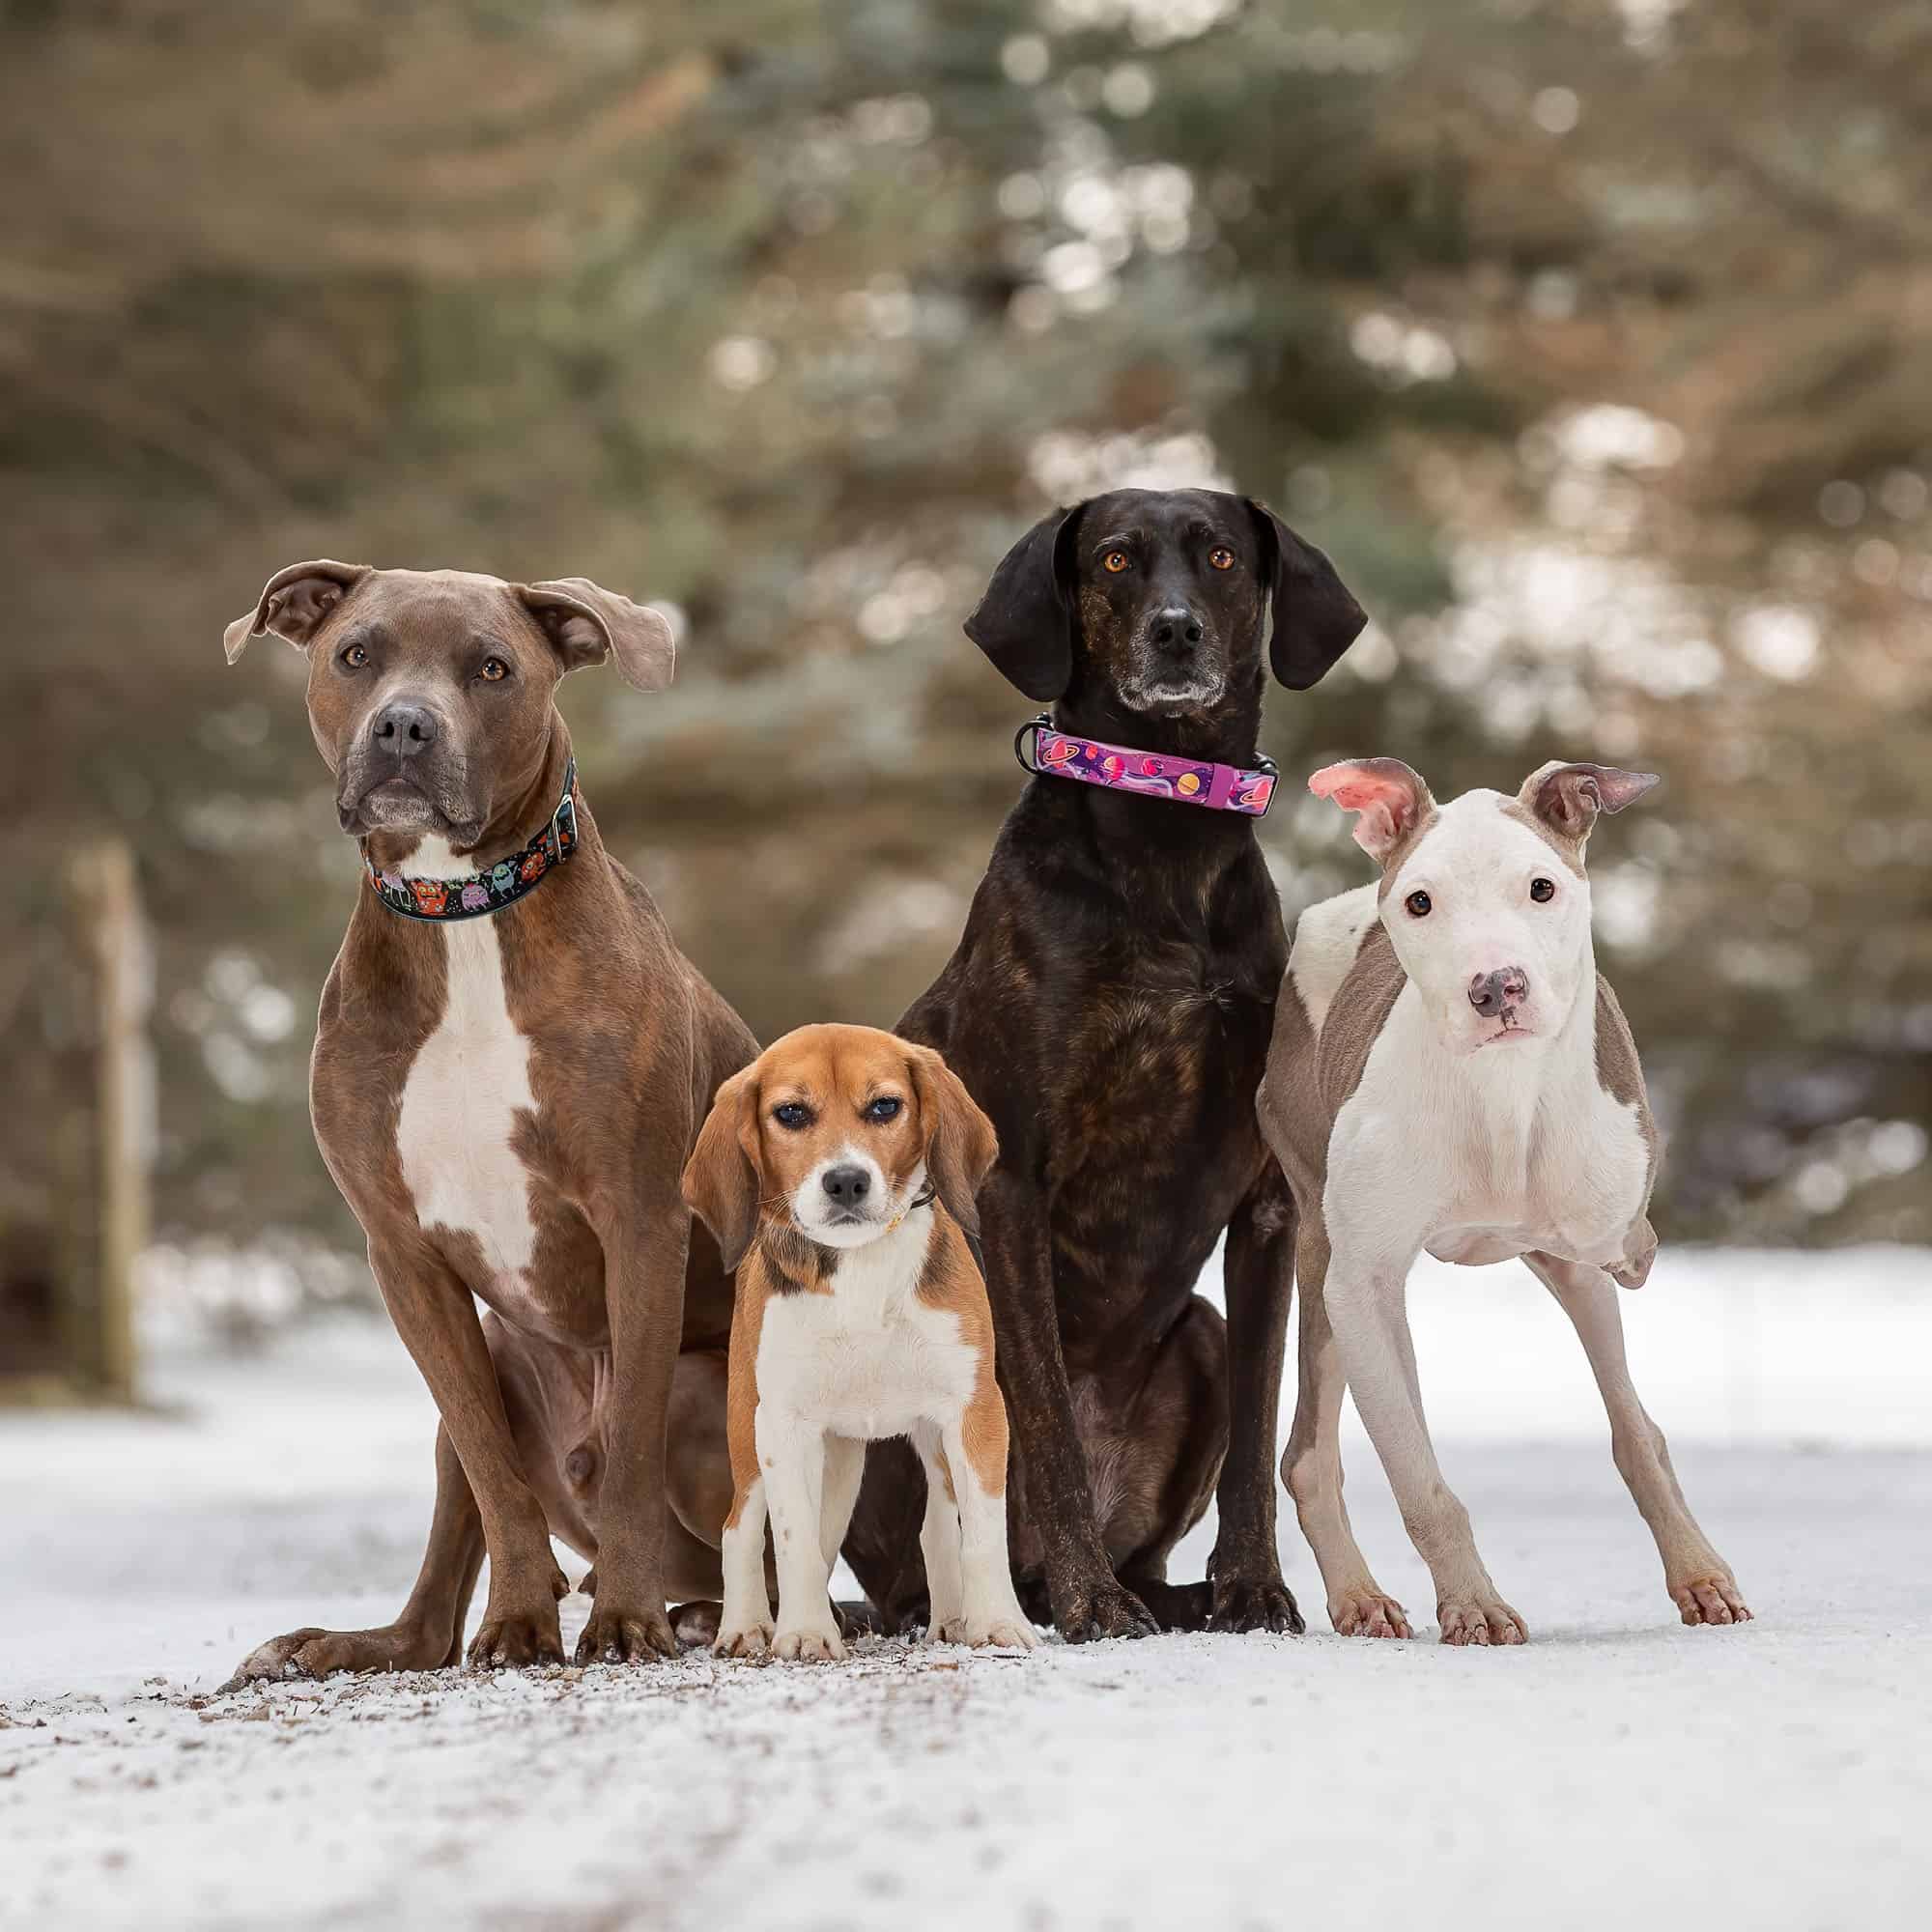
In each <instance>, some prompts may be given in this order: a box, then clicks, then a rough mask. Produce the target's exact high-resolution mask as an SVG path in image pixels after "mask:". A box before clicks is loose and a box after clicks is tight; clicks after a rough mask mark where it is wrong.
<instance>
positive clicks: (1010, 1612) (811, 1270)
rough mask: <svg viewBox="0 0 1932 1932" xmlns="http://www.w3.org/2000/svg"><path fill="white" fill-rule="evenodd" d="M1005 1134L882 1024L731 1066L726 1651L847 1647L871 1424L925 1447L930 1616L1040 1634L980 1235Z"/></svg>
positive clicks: (825, 1655) (717, 1138) (713, 1132)
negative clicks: (769, 1542)
mask: <svg viewBox="0 0 1932 1932" xmlns="http://www.w3.org/2000/svg"><path fill="white" fill-rule="evenodd" d="M997 1151H998V1148H997V1144H996V1142H995V1139H994V1135H993V1127H992V1123H991V1122H989V1121H988V1120H987V1119H986V1117H985V1115H984V1114H982V1113H981V1112H980V1109H979V1108H978V1107H976V1106H975V1105H974V1104H973V1101H972V1099H971V1098H970V1097H969V1096H968V1094H967V1092H966V1089H965V1088H964V1086H962V1085H961V1084H960V1081H959V1079H958V1076H957V1075H956V1074H954V1073H953V1072H952V1070H951V1069H950V1068H949V1067H948V1066H947V1065H946V1063H945V1061H944V1060H942V1059H941V1058H940V1056H939V1055H938V1054H937V1053H935V1052H934V1051H933V1050H932V1049H931V1048H930V1047H924V1046H914V1045H911V1044H910V1043H908V1042H907V1041H905V1040H902V1039H897V1038H895V1037H894V1036H893V1035H891V1034H888V1033H880V1032H878V1031H876V1030H875V1029H873V1028H871V1027H855V1026H810V1027H801V1028H800V1029H799V1030H798V1031H797V1032H796V1033H792V1034H787V1035H786V1036H785V1037H784V1038H783V1039H781V1040H780V1041H778V1042H777V1044H776V1045H773V1046H771V1047H768V1048H767V1049H766V1050H765V1052H764V1053H763V1054H762V1055H761V1056H760V1057H759V1058H758V1059H757V1060H756V1061H755V1062H754V1063H753V1065H750V1066H748V1067H746V1068H745V1069H744V1071H743V1072H741V1073H738V1074H736V1075H734V1076H733V1077H732V1078H731V1079H730V1080H727V1081H726V1082H725V1085H724V1086H723V1087H721V1088H720V1089H719V1091H718V1098H717V1101H716V1103H715V1105H714V1106H713V1107H712V1110H711V1115H710V1118H709V1119H708V1120H707V1121H706V1122H705V1123H704V1126H703V1129H702V1131H701V1132H700V1133H699V1135H698V1137H697V1145H696V1149H695V1150H694V1151H693V1153H692V1156H691V1160H690V1162H689V1164H688V1165H687V1166H686V1168H685V1172H684V1195H685V1199H686V1201H687V1202H688V1203H689V1204H690V1205H691V1207H692V1208H694V1209H695V1210H696V1212H697V1213H698V1214H699V1215H700V1216H702V1218H703V1220H704V1222H705V1224H706V1225H707V1226H708V1227H709V1228H710V1229H711V1231H712V1232H713V1233H714V1234H715V1235H716V1236H717V1237H718V1242H719V1246H720V1247H721V1248H722V1249H723V1250H724V1254H725V1264H726V1265H727V1266H731V1267H735V1268H736V1269H737V1275H738V1294H737V1304H736V1307H735V1310H734V1312H733V1315H732V1320H731V1361H730V1392H729V1397H728V1415H729V1439H730V1452H731V1477H732V1488H733V1494H732V1500H731V1513H730V1515H729V1516H728V1517H726V1519H725V1541H724V1553H725V1609H724V1616H723V1619H722V1621H721V1624H720V1627H719V1633H718V1640H717V1643H716V1645H715V1646H714V1648H715V1649H716V1650H717V1651H718V1652H719V1653H720V1654H721V1655H724V1656H729V1657H739V1656H748V1655H756V1654H758V1653H760V1652H762V1651H764V1650H766V1649H768V1648H769V1649H770V1650H771V1651H772V1652H773V1653H774V1654H776V1655H777V1656H779V1657H782V1658H808V1659H830V1658H839V1657H843V1656H844V1654H845V1647H844V1644H843V1643H842V1642H841V1641H840V1639H839V1634H838V1622H837V1620H836V1618H835V1616H834V1613H833V1609H832V1605H831V1602H830V1598H829V1595H828V1583H829V1579H830V1577H831V1574H832V1566H833V1563H834V1562H835V1561H836V1560H837V1558H838V1547H839V1545H840V1544H841V1543H842V1542H843V1541H844V1537H845V1527H846V1524H847V1523H848V1521H849V1520H851V1515H852V1506H853V1503H854V1502H855V1501H856V1500H857V1497H858V1493H859V1482H860V1478H861V1476H862V1475H863V1474H864V1473H865V1465H866V1444H867V1442H874V1441H878V1440H879V1439H881V1438H882V1437H885V1436H891V1435H906V1436H910V1437H911V1439H912V1443H913V1447H914V1448H915V1449H916V1450H917V1451H918V1452H919V1456H920V1460H921V1462H922V1463H923V1464H924V1465H925V1480H926V1492H925V1493H926V1501H925V1521H924V1525H923V1529H922V1530H921V1532H920V1545H921V1548H922V1551H923V1555H924V1557H925V1568H926V1575H927V1577H929V1579H930V1581H931V1591H932V1617H931V1625H930V1634H932V1635H933V1636H934V1637H936V1638H944V1639H947V1640H949V1641H952V1642H958V1643H969V1644H1001V1645H1013V1646H1018V1647H1023V1648H1026V1649H1029V1650H1030V1649H1032V1648H1033V1646H1034V1645H1035V1643H1036V1642H1037V1637H1036V1635H1035V1633H1034V1630H1033V1626H1032V1625H1031V1624H1029V1623H1028V1622H1027V1619H1026V1617H1025V1615H1024V1613H1023V1612H1022V1611H1021V1609H1020V1606H1019V1603H1018V1600H1017V1599H1016V1598H1015V1596H1014V1594H1013V1582H1012V1572H1011V1569H1010V1567H1009V1561H1008V1556H1007V1500H1006V1494H1007V1408H1006V1404H1005V1402H1004V1401H1003V1399H1002V1398H1001V1395H1000V1391H999V1387H998V1384H997V1383H996V1382H995V1381H994V1378H993V1318H992V1311H991V1308H990V1307H989V1306H988V1303H987V1300H986V1285H985V1282H984V1280H983V1279H982V1278H981V1276H980V1269H979V1266H978V1264H977V1263H976V1262H975V1260H974V1258H973V1252H972V1249H971V1248H970V1247H969V1245H968V1242H967V1238H966V1235H967V1232H968V1231H970V1232H972V1233H973V1234H975V1235H976V1236H977V1234H978V1231H979V1219H978V1216H977V1214H976V1212H975V1209H974V1205H973V1197H974V1195H975V1194H976V1193H977V1192H978V1190H979V1187H980V1182H981V1181H982V1180H983V1179H985V1177H986V1172H987V1170H988V1169H989V1168H990V1167H991V1166H992V1164H993V1159H994V1156H995V1154H996V1152H997ZM768 1512H769V1515H770V1518H771V1526H772V1531H773V1543H774V1546H775V1548H776V1554H777V1565H778V1583H779V1616H778V1624H777V1627H776V1629H774V1627H773V1623H772V1614H771V1603H770V1599H769V1597H768V1596H767V1594H766V1589H765V1520H766V1516H767V1513H768Z"/></svg>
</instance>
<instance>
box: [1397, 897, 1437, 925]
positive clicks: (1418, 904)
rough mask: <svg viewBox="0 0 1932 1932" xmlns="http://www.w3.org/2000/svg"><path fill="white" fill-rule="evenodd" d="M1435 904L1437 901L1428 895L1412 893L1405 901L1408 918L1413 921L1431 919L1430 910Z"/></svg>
mask: <svg viewBox="0 0 1932 1932" xmlns="http://www.w3.org/2000/svg"><path fill="white" fill-rule="evenodd" d="M1434 903H1435V901H1434V900H1432V899H1431V898H1430V896H1429V895H1428V894H1427V893H1410V894H1409V895H1408V896H1407V897H1406V899H1404V900H1403V904H1404V905H1405V906H1406V908H1407V909H1408V916H1409V918H1411V919H1427V918H1428V917H1429V909H1430V907H1431V905H1433V904H1434Z"/></svg>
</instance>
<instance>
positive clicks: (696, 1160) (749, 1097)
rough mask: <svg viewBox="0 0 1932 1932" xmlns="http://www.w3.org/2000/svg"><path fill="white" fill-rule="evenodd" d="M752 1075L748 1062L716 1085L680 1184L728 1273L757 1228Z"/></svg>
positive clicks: (754, 1076) (754, 1069)
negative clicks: (709, 1232)
mask: <svg viewBox="0 0 1932 1932" xmlns="http://www.w3.org/2000/svg"><path fill="white" fill-rule="evenodd" d="M757 1076H758V1069H757V1066H756V1065H755V1064H753V1065H751V1066H747V1067H744V1068H742V1069H741V1070H740V1071H738V1072H736V1073H734V1074H732V1076H731V1077H730V1079H728V1080H727V1081H725V1084H724V1086H722V1087H721V1088H719V1090H718V1097H717V1098H716V1099H715V1100H713V1101H712V1103H711V1111H710V1113H709V1114H707V1115H706V1116H705V1119H704V1124H703V1126H702V1127H700V1128H699V1129H698V1133H697V1145H696V1147H694V1148H693V1149H692V1151H691V1158H690V1159H689V1160H688V1161H686V1162H685V1164H684V1178H683V1180H682V1181H681V1182H680V1186H681V1187H682V1189H683V1192H684V1203H685V1206H686V1207H687V1208H690V1209H691V1211H692V1212H693V1213H694V1214H696V1216H697V1218H698V1219H699V1220H700V1221H702V1222H703V1223H704V1225H705V1226H706V1227H707V1228H709V1229H710V1230H711V1233H712V1235H713V1236H714V1237H715V1238H716V1240H717V1242H718V1251H719V1253H720V1254H722V1255H723V1256H724V1258H725V1272H726V1273H727V1274H735V1273H736V1272H737V1268H738V1264H739V1263H740V1262H741V1261H743V1260H744V1259H745V1250H746V1249H747V1248H749V1247H750V1246H751V1245H752V1238H753V1236H754V1235H756V1233H757V1232H758V1194H759V1180H758V1170H757V1165H756V1155H755V1151H756V1148H757V1145H758V1122H757V1118H756V1116H757V1105H758V1077H757Z"/></svg>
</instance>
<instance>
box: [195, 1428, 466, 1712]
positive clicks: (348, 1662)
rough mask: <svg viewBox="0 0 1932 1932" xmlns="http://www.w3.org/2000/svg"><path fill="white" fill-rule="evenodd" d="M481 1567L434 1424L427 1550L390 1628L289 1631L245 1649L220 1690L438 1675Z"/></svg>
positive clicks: (454, 1462)
mask: <svg viewBox="0 0 1932 1932" xmlns="http://www.w3.org/2000/svg"><path fill="white" fill-rule="evenodd" d="M482 1567H483V1519H482V1517H481V1516H480V1514H479V1513H478V1511H477V1508H476V1498H475V1496H474V1495H473V1494H472V1493H471V1492H470V1489H469V1478H468V1477H467V1476H466V1475H465V1474H464V1473H463V1463H462V1462H461V1460H460V1459H459V1458H458V1456H457V1453H456V1445H455V1444H454V1443H453V1442H451V1441H450V1439H449V1432H448V1431H447V1430H446V1429H443V1428H442V1427H440V1425H439V1427H438V1429H437V1432H436V1509H435V1512H434V1514H433V1515H432V1516H431V1518H430V1530H429V1546H428V1548H426V1549H425V1550H424V1551H423V1560H422V1567H421V1569H420V1570H419V1571H418V1572H417V1573H416V1581H415V1587H414V1588H413V1589H412V1591H411V1592H410V1598H409V1602H408V1603H407V1604H405V1605H403V1608H402V1611H401V1613H400V1614H399V1615H398V1616H397V1618H396V1620H395V1622H394V1623H392V1624H387V1625H384V1626H382V1627H380V1628H377V1629H373V1630H360V1631H329V1630H322V1629H318V1628H314V1627H311V1628H309V1629H306V1630H298V1631H291V1632H290V1633H289V1634H287V1635H286V1636H278V1637H274V1638H271V1639H270V1641H269V1642H268V1643H265V1644H262V1645H261V1646H260V1647H259V1648H257V1649H256V1650H253V1651H251V1652H250V1653H249V1654H248V1656H247V1657H245V1658H244V1659H243V1660H242V1661H241V1664H240V1666H239V1667H238V1668H237V1670H236V1672H235V1675H234V1676H233V1677H232V1678H230V1679H229V1681H228V1682H227V1683H226V1684H224V1685H223V1686H222V1689H223V1690H237V1689H239V1688H240V1687H241V1686H242V1685H244V1684H252V1683H258V1682H261V1681H263V1680H264V1679H270V1678H286V1677H327V1675H329V1673H330V1672H331V1671H336V1670H439V1669H445V1668H447V1667H448V1666H450V1665H452V1664H456V1663H460V1662H462V1661H463V1634H464V1622H465V1619H466V1617H467V1616H468V1614H469V1599H470V1596H471V1594H472V1593H473V1592H474V1590H475V1588H476V1577H477V1574H478V1573H479V1572H480V1571H481V1569H482Z"/></svg>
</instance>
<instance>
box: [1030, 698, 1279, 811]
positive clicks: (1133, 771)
mask: <svg viewBox="0 0 1932 1932" xmlns="http://www.w3.org/2000/svg"><path fill="white" fill-rule="evenodd" d="M1029 732H1031V733H1032V734H1033V748H1032V749H1033V755H1032V756H1031V757H1029V756H1028V755H1027V747H1026V739H1027V734H1028V733H1029ZM1013 756H1014V757H1016V758H1017V759H1018V760H1019V761H1020V765H1021V767H1022V769H1024V770H1026V771H1029V772H1031V773H1033V775H1034V776H1035V777H1036V778H1038V777H1040V776H1042V775H1043V774H1051V775H1052V776H1053V777H1055V778H1062V779H1077V780H1079V781H1081V783H1083V784H1096V785H1105V786H1107V787H1108V788H1109V789H1110V790H1113V791H1131V792H1138V793H1140V794H1141V796H1142V797H1144V798H1159V799H1165V800H1166V801H1167V802H1168V803H1169V804H1170V805H1205V806H1206V807H1207V808H1208V810H1210V811H1238V812H1240V813H1241V814H1242V815H1243V816H1244V817H1248V818H1265V817H1266V816H1267V809H1268V801H1269V800H1270V799H1272V798H1273V797H1274V785H1275V778H1276V773H1275V768H1274V760H1273V759H1272V758H1264V759H1262V761H1261V762H1260V763H1259V764H1258V765H1256V766H1255V767H1254V769H1253V770H1244V769H1243V768H1242V767H1241V766H1239V765H1217V764H1213V763H1211V762H1208V761H1206V760H1203V759H1200V758H1182V757H1178V756H1177V755H1176V754H1175V753H1172V752H1137V751H1135V750H1134V749H1133V747H1132V746H1130V745H1109V744H1105V743H1103V742H1102V741H1101V740H1100V739H1098V738H1078V737H1075V736H1074V735H1073V734H1072V733H1071V732H1067V731H1056V730H1055V729H1054V728H1053V724H1052V721H1051V720H1050V719H1049V718H1048V716H1047V714H1046V713H1045V712H1044V711H1042V712H1041V713H1040V714H1039V716H1038V717H1037V718H1030V719H1029V720H1028V721H1027V722H1026V723H1025V724H1024V725H1021V726H1020V728H1019V729H1018V730H1017V731H1016V732H1014V734H1013Z"/></svg>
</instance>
